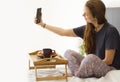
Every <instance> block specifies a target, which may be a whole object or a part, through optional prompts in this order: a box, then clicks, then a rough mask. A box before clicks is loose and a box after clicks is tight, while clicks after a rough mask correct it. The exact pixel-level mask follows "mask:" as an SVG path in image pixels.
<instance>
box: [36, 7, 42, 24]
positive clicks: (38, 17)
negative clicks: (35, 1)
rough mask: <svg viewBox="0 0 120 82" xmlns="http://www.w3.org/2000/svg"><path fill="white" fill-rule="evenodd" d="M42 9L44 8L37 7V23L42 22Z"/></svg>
mask: <svg viewBox="0 0 120 82" xmlns="http://www.w3.org/2000/svg"><path fill="white" fill-rule="evenodd" d="M41 10H42V8H37V13H36V19H37V20H36V24H37V23H40V19H41V18H40V17H41Z"/></svg>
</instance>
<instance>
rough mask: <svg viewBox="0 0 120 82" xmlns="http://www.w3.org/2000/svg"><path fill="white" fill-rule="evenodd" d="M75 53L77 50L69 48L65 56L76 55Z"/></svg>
mask: <svg viewBox="0 0 120 82" xmlns="http://www.w3.org/2000/svg"><path fill="white" fill-rule="evenodd" d="M74 53H75V51H73V50H71V49H68V50H66V51H65V53H64V57H66V58H69V57H72V56H73V55H74Z"/></svg>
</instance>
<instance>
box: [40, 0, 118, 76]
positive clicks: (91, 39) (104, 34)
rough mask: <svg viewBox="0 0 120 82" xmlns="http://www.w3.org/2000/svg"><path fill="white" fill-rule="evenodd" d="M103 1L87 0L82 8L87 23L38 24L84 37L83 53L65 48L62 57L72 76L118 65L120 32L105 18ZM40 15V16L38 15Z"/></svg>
mask: <svg viewBox="0 0 120 82" xmlns="http://www.w3.org/2000/svg"><path fill="white" fill-rule="evenodd" d="M105 11H106V8H105V5H104V3H103V2H102V1H101V0H88V1H87V2H86V4H85V8H84V14H83V16H84V18H85V20H86V25H84V26H80V27H77V28H73V29H67V30H66V29H62V28H59V27H55V26H51V25H48V24H45V23H44V22H43V21H42V19H41V22H40V23H38V25H40V26H42V27H43V28H45V29H47V30H50V31H52V32H54V33H56V34H59V35H61V36H70V37H80V38H83V40H84V47H85V51H86V53H87V56H86V57H83V56H81V55H80V54H79V53H77V52H75V51H73V50H67V51H66V52H65V57H66V58H67V59H68V61H69V63H68V67H69V69H70V70H71V73H72V74H73V75H74V76H77V77H81V78H86V77H93V76H94V77H98V78H99V77H101V76H105V75H106V73H108V72H109V71H111V70H115V69H120V35H119V33H118V31H117V29H116V28H115V27H114V26H112V25H111V24H109V23H108V22H107V20H106V18H105ZM41 17H42V16H41Z"/></svg>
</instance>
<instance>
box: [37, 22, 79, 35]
mask: <svg viewBox="0 0 120 82" xmlns="http://www.w3.org/2000/svg"><path fill="white" fill-rule="evenodd" d="M38 25H40V26H41V27H43V28H45V29H47V30H49V31H52V32H54V33H56V34H58V35H61V36H69V37H77V35H76V34H75V33H74V31H73V29H63V28H60V27H56V26H52V25H48V24H45V23H39V24H38Z"/></svg>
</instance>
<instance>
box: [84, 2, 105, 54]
mask: <svg viewBox="0 0 120 82" xmlns="http://www.w3.org/2000/svg"><path fill="white" fill-rule="evenodd" d="M85 6H86V7H88V8H89V10H90V12H91V14H92V16H93V17H95V18H97V21H98V24H103V23H105V22H107V20H106V18H105V11H106V7H105V5H104V3H103V2H102V1H101V0H88V1H87V2H86V4H85ZM94 39H95V27H94V25H93V24H92V23H87V25H86V28H85V33H84V47H85V51H86V53H87V54H90V53H93V51H94V49H95V41H94Z"/></svg>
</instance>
